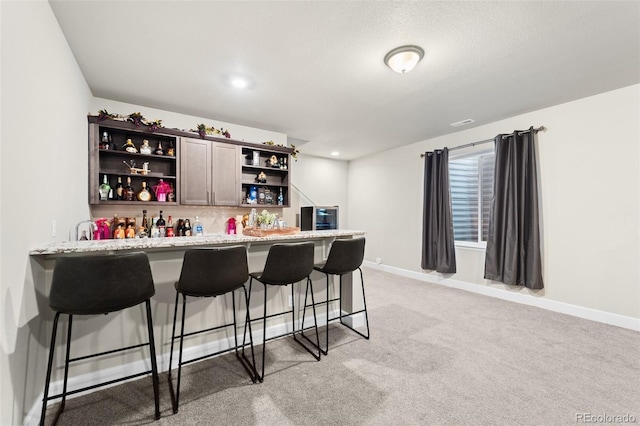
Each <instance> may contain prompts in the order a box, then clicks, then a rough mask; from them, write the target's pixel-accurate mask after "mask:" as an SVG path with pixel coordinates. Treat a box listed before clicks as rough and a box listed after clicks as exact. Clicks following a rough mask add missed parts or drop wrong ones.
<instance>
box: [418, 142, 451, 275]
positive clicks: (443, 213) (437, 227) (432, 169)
mask: <svg viewBox="0 0 640 426" xmlns="http://www.w3.org/2000/svg"><path fill="white" fill-rule="evenodd" d="M422 269H431V270H435V271H438V272H442V273H455V272H456V252H455V247H454V242H453V216H452V214H451V189H450V187H449V150H448V149H447V148H444V149H443V150H437V151H435V152H427V153H425V159H424V209H423V224H422Z"/></svg>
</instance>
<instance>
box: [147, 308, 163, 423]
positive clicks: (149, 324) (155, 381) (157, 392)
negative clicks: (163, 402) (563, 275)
mask: <svg viewBox="0 0 640 426" xmlns="http://www.w3.org/2000/svg"><path fill="white" fill-rule="evenodd" d="M145 305H146V307H147V330H148V331H149V352H150V355H151V377H152V380H153V398H154V402H155V406H156V415H155V417H156V420H158V419H159V418H160V389H159V388H160V385H159V383H158V363H157V360H156V342H155V339H154V337H153V320H152V319H151V301H150V300H149V299H147V300H146V302H145Z"/></svg>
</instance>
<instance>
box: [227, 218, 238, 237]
mask: <svg viewBox="0 0 640 426" xmlns="http://www.w3.org/2000/svg"><path fill="white" fill-rule="evenodd" d="M227 234H229V235H236V218H235V217H230V218H229V220H228V221H227Z"/></svg>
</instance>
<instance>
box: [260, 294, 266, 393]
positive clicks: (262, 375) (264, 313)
mask: <svg viewBox="0 0 640 426" xmlns="http://www.w3.org/2000/svg"><path fill="white" fill-rule="evenodd" d="M263 285H264V303H263V306H264V312H263V314H262V374H260V378H259V380H260V382H263V381H264V361H265V354H266V352H267V351H266V346H267V345H266V343H267V285H266V284H263Z"/></svg>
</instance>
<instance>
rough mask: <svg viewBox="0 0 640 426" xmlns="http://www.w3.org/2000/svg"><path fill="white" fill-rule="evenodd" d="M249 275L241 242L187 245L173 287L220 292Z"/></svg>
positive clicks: (203, 294) (207, 294) (198, 292)
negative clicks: (190, 247)
mask: <svg viewBox="0 0 640 426" xmlns="http://www.w3.org/2000/svg"><path fill="white" fill-rule="evenodd" d="M248 279H249V267H248V266H247V249H246V248H245V247H244V246H232V247H217V248H203V249H190V250H187V251H186V252H185V253H184V261H183V262H182V271H181V272H180V280H179V281H178V283H177V285H176V289H177V290H178V291H179V292H181V293H184V294H186V295H190V296H197V297H211V296H219V295H222V294H225V293H228V292H230V291H233V290H235V289H237V288H240V287H242V285H243V284H244V283H245V282H247V280H248Z"/></svg>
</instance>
